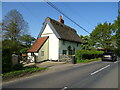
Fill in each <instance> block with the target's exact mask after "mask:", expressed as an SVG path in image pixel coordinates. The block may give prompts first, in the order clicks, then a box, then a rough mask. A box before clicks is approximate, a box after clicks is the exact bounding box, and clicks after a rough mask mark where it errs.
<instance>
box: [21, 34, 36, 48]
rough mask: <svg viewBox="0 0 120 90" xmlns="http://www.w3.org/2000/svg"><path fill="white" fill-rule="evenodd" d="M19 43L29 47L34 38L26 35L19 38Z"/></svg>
mask: <svg viewBox="0 0 120 90" xmlns="http://www.w3.org/2000/svg"><path fill="white" fill-rule="evenodd" d="M20 41H22V43H25V44H26V46H31V43H32V42H33V41H35V38H34V37H32V36H31V35H27V34H26V35H23V36H21V37H20Z"/></svg>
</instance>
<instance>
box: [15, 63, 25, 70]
mask: <svg viewBox="0 0 120 90" xmlns="http://www.w3.org/2000/svg"><path fill="white" fill-rule="evenodd" d="M22 69H23V64H19V63H18V64H16V65H14V66H13V70H22Z"/></svg>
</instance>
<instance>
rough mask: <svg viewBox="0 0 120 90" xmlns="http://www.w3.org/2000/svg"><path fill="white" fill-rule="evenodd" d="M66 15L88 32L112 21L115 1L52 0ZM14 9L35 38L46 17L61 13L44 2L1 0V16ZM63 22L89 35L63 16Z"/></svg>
mask: <svg viewBox="0 0 120 90" xmlns="http://www.w3.org/2000/svg"><path fill="white" fill-rule="evenodd" d="M52 3H53V4H54V5H56V6H57V7H58V8H59V9H60V10H62V11H63V12H64V13H65V14H66V15H67V16H68V17H70V18H71V19H73V20H74V21H75V22H77V23H78V24H79V25H81V26H82V27H83V28H85V29H86V30H87V31H89V32H90V33H91V32H92V31H93V29H94V28H95V26H97V24H99V23H104V22H105V21H107V22H111V23H113V22H114V20H116V18H117V15H118V13H117V11H118V3H117V2H52ZM12 9H16V10H18V11H19V12H20V13H21V14H22V15H23V17H24V19H25V20H26V21H27V22H28V24H29V31H28V32H29V34H31V35H32V36H33V37H35V38H37V36H38V34H39V32H40V29H41V27H42V23H43V22H44V20H45V18H46V17H51V18H53V19H55V20H58V19H59V16H60V15H61V14H60V13H58V12H57V11H56V10H54V9H53V8H52V7H50V6H49V5H48V4H46V3H45V2H3V3H2V17H3V18H4V16H5V15H6V14H7V12H8V11H10V10H12ZM63 19H64V21H65V24H66V25H68V26H70V27H72V28H74V29H76V30H77V32H78V34H79V35H89V34H88V33H87V32H85V31H83V30H82V29H81V28H79V27H78V26H76V25H75V24H73V23H72V22H71V21H69V20H68V19H67V18H65V17H64V16H63Z"/></svg>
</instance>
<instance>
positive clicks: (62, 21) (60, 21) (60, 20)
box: [58, 16, 64, 24]
mask: <svg viewBox="0 0 120 90" xmlns="http://www.w3.org/2000/svg"><path fill="white" fill-rule="evenodd" d="M58 22H59V23H62V24H64V20H63V19H62V16H60V18H59V20H58Z"/></svg>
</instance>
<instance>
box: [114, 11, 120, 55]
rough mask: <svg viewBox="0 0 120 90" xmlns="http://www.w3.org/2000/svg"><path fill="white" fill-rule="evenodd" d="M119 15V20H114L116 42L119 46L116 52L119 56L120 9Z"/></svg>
mask: <svg viewBox="0 0 120 90" xmlns="http://www.w3.org/2000/svg"><path fill="white" fill-rule="evenodd" d="M118 13H119V14H118V17H117V20H115V21H114V24H113V25H114V30H115V32H116V35H115V36H116V44H117V48H116V50H115V51H116V53H117V55H118V56H120V11H119V12H118Z"/></svg>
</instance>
